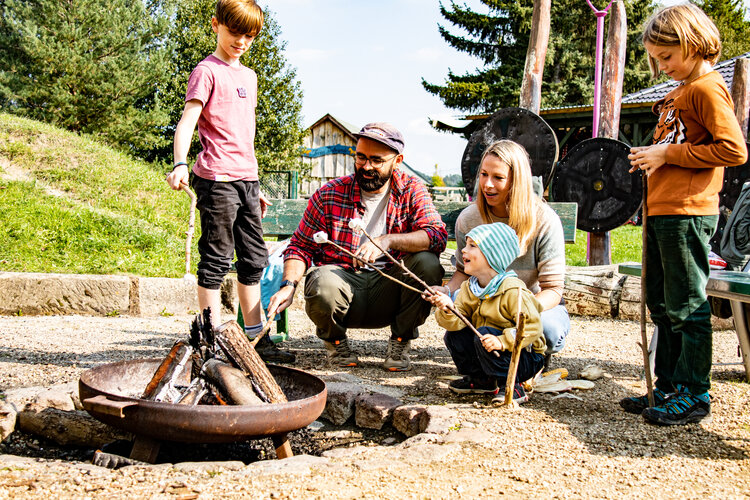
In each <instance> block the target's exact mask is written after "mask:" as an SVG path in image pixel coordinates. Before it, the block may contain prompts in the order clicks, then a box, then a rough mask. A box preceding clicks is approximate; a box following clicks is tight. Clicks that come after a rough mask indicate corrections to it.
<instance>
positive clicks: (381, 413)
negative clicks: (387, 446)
mask: <svg viewBox="0 0 750 500" xmlns="http://www.w3.org/2000/svg"><path fill="white" fill-rule="evenodd" d="M354 406H355V415H354V421H355V422H356V424H357V425H358V426H359V427H364V428H365V429H382V428H383V426H384V425H385V424H386V423H388V421H390V419H391V416H392V415H393V410H395V409H396V408H398V407H399V406H401V400H399V399H396V398H394V397H393V396H389V395H387V394H382V393H377V392H376V393H365V394H360V395H359V396H357V399H356V400H355V402H354Z"/></svg>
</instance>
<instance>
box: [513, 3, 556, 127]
mask: <svg viewBox="0 0 750 500" xmlns="http://www.w3.org/2000/svg"><path fill="white" fill-rule="evenodd" d="M550 5H551V0H534V13H533V14H532V16H531V34H530V36H529V47H528V49H527V50H526V64H525V66H524V70H523V80H522V82H521V95H520V99H519V101H520V106H521V107H522V108H524V109H528V110H529V111H532V112H534V113H536V114H539V110H540V108H541V104H542V76H543V75H544V59H545V57H546V56H547V43H548V41H549V27H550Z"/></svg>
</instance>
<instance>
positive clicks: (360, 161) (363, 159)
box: [354, 153, 398, 168]
mask: <svg viewBox="0 0 750 500" xmlns="http://www.w3.org/2000/svg"><path fill="white" fill-rule="evenodd" d="M397 156H398V155H397V154H395V155H393V156H391V157H390V158H378V157H374V158H373V157H367V156H365V155H363V154H362V153H356V154H355V155H354V164H355V165H357V166H358V167H364V166H365V164H366V163H367V162H368V161H369V162H370V165H372V168H380V167H381V166H383V164H384V163H385V162H387V161H390V160H392V159H394V158H395V157H397Z"/></svg>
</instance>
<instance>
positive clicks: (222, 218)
mask: <svg viewBox="0 0 750 500" xmlns="http://www.w3.org/2000/svg"><path fill="white" fill-rule="evenodd" d="M192 185H193V189H195V194H196V195H197V197H198V203H197V207H198V210H199V212H200V218H201V237H200V240H198V252H199V254H200V261H199V262H198V285H200V286H202V287H204V288H208V289H211V290H216V289H218V288H219V287H220V286H221V283H222V281H224V276H226V274H227V273H228V272H229V269H230V267H231V265H232V258H233V257H234V255H235V253H236V254H237V281H239V282H240V283H242V284H243V285H255V284H257V283H260V277H261V274H262V273H263V269H264V268H265V267H266V266H267V265H268V250H267V249H266V244H265V242H264V241H263V227H262V226H261V217H260V201H259V194H260V185H259V182H258V181H233V182H218V181H210V180H207V179H203V178H201V177H198V176H193V179H192Z"/></svg>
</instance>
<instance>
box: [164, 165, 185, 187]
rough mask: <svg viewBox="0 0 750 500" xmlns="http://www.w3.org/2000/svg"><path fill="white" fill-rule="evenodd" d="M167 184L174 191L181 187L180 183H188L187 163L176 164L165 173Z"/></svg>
mask: <svg viewBox="0 0 750 500" xmlns="http://www.w3.org/2000/svg"><path fill="white" fill-rule="evenodd" d="M167 184H169V187H171V188H172V189H174V190H175V191H177V190H179V189H181V187H182V184H185V185H186V186H187V184H188V168H187V165H178V166H177V167H175V169H174V170H172V171H171V172H170V173H168V174H167Z"/></svg>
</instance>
